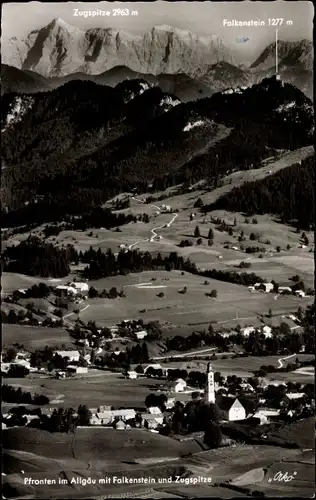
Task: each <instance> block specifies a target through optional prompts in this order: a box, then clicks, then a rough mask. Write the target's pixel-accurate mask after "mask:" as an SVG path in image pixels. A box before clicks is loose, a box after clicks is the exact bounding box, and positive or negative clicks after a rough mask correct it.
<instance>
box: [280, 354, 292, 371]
mask: <svg viewBox="0 0 316 500" xmlns="http://www.w3.org/2000/svg"><path fill="white" fill-rule="evenodd" d="M293 356H296V353H294V354H290V355H289V356H286V357H285V358H280V359H278V362H279V366H278V368H283V360H284V359H289V358H293Z"/></svg>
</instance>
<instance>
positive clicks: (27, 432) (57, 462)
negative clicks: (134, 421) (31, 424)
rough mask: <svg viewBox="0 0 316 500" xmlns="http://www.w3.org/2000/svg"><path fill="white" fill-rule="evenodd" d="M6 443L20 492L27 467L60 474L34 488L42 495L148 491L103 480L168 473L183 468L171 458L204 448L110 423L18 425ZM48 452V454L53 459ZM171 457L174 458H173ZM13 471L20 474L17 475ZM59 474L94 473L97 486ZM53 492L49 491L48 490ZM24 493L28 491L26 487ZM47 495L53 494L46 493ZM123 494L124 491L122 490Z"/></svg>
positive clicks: (37, 473)
mask: <svg viewBox="0 0 316 500" xmlns="http://www.w3.org/2000/svg"><path fill="white" fill-rule="evenodd" d="M3 447H4V448H5V452H4V454H5V464H6V473H9V475H8V476H5V480H6V482H8V483H9V484H11V485H12V483H13V485H14V483H15V487H16V489H17V491H18V492H19V495H16V496H21V494H22V493H21V488H20V487H19V485H17V483H18V482H19V480H20V479H21V476H20V474H17V473H19V472H20V471H21V470H24V471H25V472H26V473H27V474H28V477H32V478H34V479H43V478H44V477H47V478H50V479H56V480H57V481H56V482H57V484H56V485H53V486H52V487H51V488H47V486H41V485H40V486H37V487H33V488H34V490H33V491H30V489H29V488H28V490H29V491H28V493H29V494H30V493H36V496H39V498H60V497H61V498H80V497H82V496H84V495H86V496H87V495H88V494H89V495H94V497H95V496H97V495H98V494H99V495H100V494H102V493H105V492H106V491H108V492H111V493H115V492H116V495H118V492H119V493H122V492H124V490H125V489H126V488H128V489H129V491H130V490H132V491H133V490H135V491H138V490H140V491H141V490H143V489H144V486H139V485H137V486H136V487H134V485H132V486H127V487H126V486H125V487H124V486H121V487H120V486H118V485H113V484H109V485H104V484H103V485H100V484H98V481H99V479H101V478H104V477H109V478H113V477H114V476H117V477H122V476H129V477H153V478H155V477H169V476H170V475H172V474H174V473H176V474H177V473H178V474H180V473H181V470H184V466H183V463H181V461H180V462H179V461H175V462H172V459H177V458H179V457H180V456H181V455H185V454H188V453H196V452H198V451H200V447H199V445H197V444H196V443H194V442H183V443H180V442H178V441H176V440H173V439H171V438H168V437H164V436H160V435H157V434H152V433H150V432H148V431H145V430H139V429H130V430H127V431H125V432H119V431H115V430H114V429H110V428H109V429H106V428H93V427H92V428H78V429H77V431H76V433H75V435H73V434H59V433H55V434H50V433H48V432H45V431H39V430H37V429H26V428H23V429H22V428H13V429H9V430H8V431H4V433H3ZM48 457H49V458H48ZM142 458H151V459H153V458H156V460H157V462H160V461H161V462H165V463H161V464H160V463H156V464H155V463H153V464H152V465H146V466H144V465H141V464H137V463H135V460H136V461H137V459H142ZM169 460H171V461H169ZM14 472H15V473H16V474H14ZM58 477H63V478H66V479H68V481H70V480H71V478H72V477H81V478H85V479H87V478H89V477H90V478H93V479H95V480H96V485H92V486H91V485H90V486H87V487H84V486H82V485H70V484H63V485H60V483H58ZM47 491H48V492H47ZM23 493H25V492H24V491H23ZM47 495H48V496H47ZM119 496H120V495H119Z"/></svg>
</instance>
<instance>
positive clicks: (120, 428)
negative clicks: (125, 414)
mask: <svg viewBox="0 0 316 500" xmlns="http://www.w3.org/2000/svg"><path fill="white" fill-rule="evenodd" d="M115 429H116V430H117V431H124V430H125V429H126V425H125V424H124V422H123V421H122V420H118V421H117V422H116V424H115Z"/></svg>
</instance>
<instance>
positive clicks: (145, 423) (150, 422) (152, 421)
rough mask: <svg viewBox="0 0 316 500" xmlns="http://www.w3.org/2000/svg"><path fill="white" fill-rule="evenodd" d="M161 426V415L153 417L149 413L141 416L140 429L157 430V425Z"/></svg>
mask: <svg viewBox="0 0 316 500" xmlns="http://www.w3.org/2000/svg"><path fill="white" fill-rule="evenodd" d="M162 424H163V415H162V413H161V414H160V415H153V414H151V413H143V414H142V427H147V428H148V429H157V427H158V426H159V425H162Z"/></svg>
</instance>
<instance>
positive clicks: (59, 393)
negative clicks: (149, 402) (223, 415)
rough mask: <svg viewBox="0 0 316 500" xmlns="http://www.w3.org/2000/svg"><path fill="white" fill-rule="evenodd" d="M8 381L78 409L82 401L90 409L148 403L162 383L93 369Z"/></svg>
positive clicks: (53, 405) (62, 404)
mask: <svg viewBox="0 0 316 500" xmlns="http://www.w3.org/2000/svg"><path fill="white" fill-rule="evenodd" d="M31 377H32V378H31ZM6 383H7V384H8V385H13V386H15V387H21V388H22V389H24V390H27V391H30V392H36V393H37V394H45V395H46V396H47V397H49V398H50V400H55V399H58V400H59V401H62V402H61V403H60V404H50V405H49V406H50V407H59V406H63V407H64V406H67V407H73V408H77V407H78V406H79V405H80V404H86V405H87V406H88V407H90V408H94V407H95V408H97V407H99V406H101V405H110V406H111V405H113V406H117V407H120V406H122V407H128V408H130V407H135V406H144V403H145V398H146V396H147V395H148V394H149V393H150V392H151V391H152V390H154V388H155V387H156V386H157V385H159V384H160V383H161V382H159V381H158V380H153V379H146V378H139V379H136V380H128V379H125V378H124V377H123V375H121V374H120V373H112V372H106V371H101V370H90V371H89V373H88V374H85V375H82V376H81V375H80V376H79V375H77V376H76V378H75V379H72V378H71V379H60V380H57V379H50V378H43V376H38V375H36V374H33V375H29V376H28V377H26V378H24V379H19V378H15V379H10V378H7V379H6Z"/></svg>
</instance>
